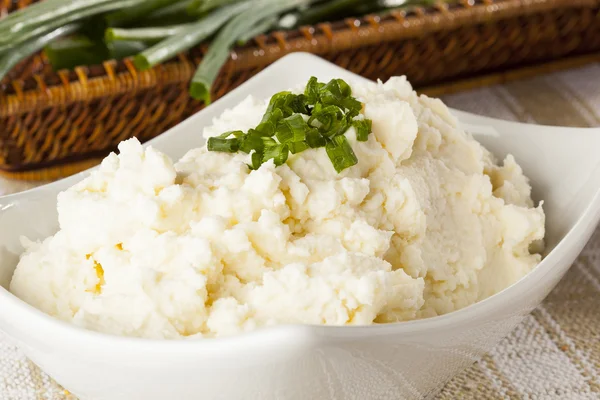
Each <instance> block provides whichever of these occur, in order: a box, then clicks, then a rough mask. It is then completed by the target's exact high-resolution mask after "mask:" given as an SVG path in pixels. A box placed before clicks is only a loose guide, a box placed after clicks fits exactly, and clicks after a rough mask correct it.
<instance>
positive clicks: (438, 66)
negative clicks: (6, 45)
mask: <svg viewBox="0 0 600 400" xmlns="http://www.w3.org/2000/svg"><path fill="white" fill-rule="evenodd" d="M15 3H17V6H19V7H23V6H26V5H27V3H29V2H28V1H16V2H15V1H11V0H0V15H2V13H6V12H8V11H9V10H10V9H11V7H13V6H14V4H15ZM205 50H206V48H205V46H201V47H200V48H197V49H194V50H192V51H190V52H189V53H187V54H182V55H180V56H179V57H178V58H177V59H175V60H172V61H171V62H168V63H166V64H164V65H162V66H159V67H156V68H154V69H152V70H149V71H144V72H140V71H137V70H136V69H135V67H134V66H133V64H132V63H131V61H130V60H125V61H123V62H119V63H117V62H114V61H111V62H106V63H104V64H103V65H101V66H91V67H80V68H77V69H76V70H75V71H59V72H57V73H55V72H53V71H52V70H51V68H50V67H49V65H48V64H47V61H46V60H45V59H44V57H43V55H37V56H34V57H32V58H31V59H30V60H27V61H25V62H23V63H22V64H21V65H19V66H17V67H16V68H15V69H14V70H13V71H12V72H11V73H10V74H9V76H7V77H6V78H5V79H4V80H3V82H2V84H1V85H0V174H2V175H4V176H8V177H13V178H19V179H31V180H47V179H55V178H57V177H61V176H66V175H69V174H72V173H75V172H77V171H80V170H82V169H84V168H87V167H89V166H91V165H94V164H95V163H97V162H98V160H99V159H100V158H101V157H103V156H105V155H106V154H107V153H108V152H109V151H111V150H113V149H114V148H115V147H116V145H117V144H118V143H119V142H120V141H121V140H124V139H127V138H129V137H133V136H136V137H138V138H139V139H140V140H142V141H145V140H148V139H150V138H152V137H154V136H156V135H158V134H160V133H161V132H164V131H165V130H167V129H168V128H170V127H172V126H174V125H176V124H177V123H178V122H180V121H182V120H183V119H185V118H187V117H188V116H190V115H191V114H193V113H195V112H196V111H198V110H199V109H200V108H202V104H201V103H199V102H197V101H194V100H192V99H191V98H190V97H189V96H188V93H187V86H188V82H189V80H190V78H191V76H192V74H193V72H194V70H195V65H196V64H197V63H198V62H199V61H200V59H201V58H202V55H203V53H204V51H205ZM293 51H308V52H311V53H315V54H318V55H321V56H323V57H325V58H327V59H329V60H331V61H333V62H335V63H336V64H338V65H340V66H343V67H345V68H347V69H349V70H351V71H354V72H356V73H359V74H361V75H363V76H365V77H367V78H371V79H375V78H381V79H386V78H388V77H390V76H392V75H400V74H405V75H407V76H408V79H409V80H410V81H411V82H412V83H413V85H414V86H415V87H417V88H419V87H425V86H431V85H443V84H447V83H448V82H453V81H456V80H459V79H465V78H469V79H471V80H472V79H473V77H476V76H481V75H482V74H490V73H498V72H499V71H506V70H508V69H512V68H516V67H523V66H528V65H533V64H537V63H545V62H548V61H551V60H557V59H561V58H564V57H573V56H578V55H585V54H593V53H594V52H598V51H600V0H484V1H480V0H475V1H473V0H465V1H464V2H462V3H459V4H455V5H451V6H448V5H443V4H440V5H438V6H436V7H433V8H430V9H421V8H417V9H413V10H410V11H408V12H396V13H393V14H392V15H390V16H388V17H385V18H378V17H374V16H373V17H365V18H362V19H348V20H344V21H339V22H335V23H326V24H320V25H318V26H315V27H305V28H302V29H299V30H298V31H292V32H276V33H273V34H271V35H269V36H260V37H258V38H256V39H255V40H254V41H253V42H252V43H250V44H249V45H247V46H245V47H242V48H238V49H236V50H235V51H234V52H232V56H231V59H230V61H229V62H228V63H227V65H226V66H225V67H224V68H223V70H222V71H221V73H220V75H219V78H218V81H217V83H216V85H215V90H214V93H213V95H214V97H215V98H217V97H219V96H222V95H223V94H224V93H226V92H227V91H229V90H231V89H232V88H234V87H236V86H238V85H239V84H240V83H242V82H244V81H245V80H246V79H248V78H249V77H251V76H252V75H254V74H256V73H257V72H258V71H260V70H261V69H263V68H264V67H265V66H267V65H269V64H270V63H272V62H273V61H275V60H277V59H278V58H280V57H282V56H283V55H285V54H287V53H290V52H293ZM588 57H589V56H588Z"/></svg>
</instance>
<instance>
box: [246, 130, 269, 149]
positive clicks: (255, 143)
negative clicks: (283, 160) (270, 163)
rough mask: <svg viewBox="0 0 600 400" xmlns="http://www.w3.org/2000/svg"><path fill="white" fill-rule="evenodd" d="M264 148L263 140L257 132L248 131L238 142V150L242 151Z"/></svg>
mask: <svg viewBox="0 0 600 400" xmlns="http://www.w3.org/2000/svg"><path fill="white" fill-rule="evenodd" d="M264 148H265V142H264V141H263V137H262V136H261V135H260V133H259V132H257V131H254V132H248V134H247V135H246V136H244V137H243V138H242V141H241V143H240V150H241V151H243V152H244V153H247V154H249V153H250V152H251V151H252V150H254V151H262V150H263V149H264Z"/></svg>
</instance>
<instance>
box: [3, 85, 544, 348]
mask: <svg viewBox="0 0 600 400" xmlns="http://www.w3.org/2000/svg"><path fill="white" fill-rule="evenodd" d="M352 88H353V96H355V97H356V98H357V99H359V100H360V101H362V102H363V103H364V104H365V108H364V117H365V118H370V119H372V121H373V133H372V134H371V135H369V140H368V141H366V142H359V141H357V140H356V133H355V132H354V128H350V130H349V131H348V132H347V133H346V136H347V137H348V141H349V142H350V144H351V146H352V148H353V149H354V151H355V153H356V155H357V157H358V160H359V162H358V164H357V165H356V166H354V167H351V168H348V169H346V170H344V171H343V172H342V173H339V174H338V173H336V171H335V170H334V168H333V166H332V163H331V161H330V160H329V158H328V157H327V154H326V152H325V150H324V149H323V148H320V149H309V150H306V151H304V152H301V153H298V154H296V155H290V158H289V159H288V161H287V163H286V164H284V165H282V166H279V167H275V166H274V164H273V162H272V161H270V162H267V163H265V164H263V165H262V166H261V167H260V168H259V169H258V170H255V171H252V170H250V169H249V168H248V166H247V165H246V163H247V162H248V158H249V157H248V155H246V154H243V153H237V154H228V153H218V152H209V151H207V150H206V148H198V149H194V150H191V151H190V152H188V153H187V154H186V155H185V156H184V157H183V158H182V159H181V160H180V161H179V162H177V163H175V164H174V163H173V162H172V161H171V160H170V159H169V158H168V157H166V156H165V155H163V154H162V153H160V152H159V151H157V150H155V149H153V148H152V147H148V148H143V147H142V146H141V145H140V143H139V142H138V141H137V140H135V139H131V140H128V141H125V142H123V143H121V145H120V146H119V151H120V154H119V155H116V154H111V155H110V156H108V157H107V158H106V159H105V160H104V161H103V162H102V165H101V166H100V168H99V169H98V170H96V171H94V172H93V173H92V174H91V175H90V176H89V177H88V178H86V179H84V180H83V181H82V182H80V183H78V184H76V185H75V186H73V187H72V188H70V189H68V190H66V191H65V192H63V193H61V194H60V195H59V196H58V212H59V222H60V230H59V231H58V232H57V233H56V234H55V235H54V236H52V237H49V238H47V239H46V240H44V241H42V242H32V241H29V240H27V239H23V244H24V246H25V252H24V254H23V256H22V258H21V260H20V263H19V265H18V267H17V269H16V271H15V273H14V277H13V279H12V283H11V287H10V289H11V291H12V292H13V293H14V294H16V295H17V296H19V297H20V298H21V299H23V300H25V301H26V302H28V303H29V304H31V305H33V306H35V307H37V308H39V309H41V310H43V311H44V312H46V313H48V314H50V315H53V316H56V317H58V318H60V319H62V320H65V321H71V322H72V323H74V324H76V325H79V326H82V327H85V328H89V329H93V330H97V331H101V332H107V333H112V334H117V335H127V336H139V337H148V338H169V339H171V338H182V337H214V336H223V335H230V334H236V333H240V332H245V331H249V330H252V329H255V328H258V327H262V326H268V325H273V324H286V323H291V324H295V323H303V324H304V323H307V324H327V325H363V324H371V323H373V322H377V323H383V322H396V321H406V320H412V319H418V318H425V317H432V316H436V315H441V314H445V313H448V312H451V311H454V310H458V309H460V308H462V307H465V306H468V305H470V304H473V303H475V302H477V301H480V300H482V299H484V298H486V297H488V296H490V295H492V294H494V293H496V292H498V291H500V290H502V289H504V288H505V287H507V286H509V285H510V284H512V283H513V282H515V281H517V280H518V279H519V278H521V277H522V276H524V275H525V274H527V273H528V272H529V271H531V270H532V268H534V267H535V265H536V264H537V263H538V262H539V261H540V255H539V254H531V253H530V247H531V245H532V244H539V242H540V241H541V240H542V239H543V236H544V213H543V211H542V207H541V204H540V205H539V206H537V207H534V204H533V202H532V200H531V196H530V191H531V187H530V185H529V183H528V180H527V178H526V177H525V176H524V175H523V173H522V171H521V168H520V167H519V166H518V164H516V162H515V160H514V159H513V157H511V156H508V157H507V158H506V159H505V160H504V161H503V162H502V163H501V164H499V163H498V162H497V161H496V160H495V159H494V157H493V156H492V154H491V153H490V152H488V151H487V150H486V149H484V148H483V147H482V146H481V145H480V144H479V143H478V142H477V141H475V140H474V139H473V138H472V137H471V136H469V135H468V134H467V133H465V132H464V131H463V130H461V129H460V128H459V127H458V125H457V121H456V119H455V118H454V117H453V116H452V115H451V114H450V113H449V111H448V109H447V108H446V106H445V105H444V104H443V103H442V102H441V101H440V100H436V99H431V98H428V97H425V96H420V97H419V96H417V95H416V94H415V92H414V91H413V90H412V88H411V87H410V84H409V83H408V82H407V81H406V80H405V79H404V78H400V77H398V78H392V79H390V80H389V81H388V82H386V83H385V84H383V83H381V82H379V83H372V84H354V85H352ZM267 104H268V100H259V99H255V98H252V97H249V98H247V99H246V100H244V101H243V102H242V103H241V104H239V105H238V106H236V107H235V108H233V109H231V110H228V111H226V112H224V113H223V115H222V116H221V117H219V118H217V119H215V120H214V124H213V126H210V127H207V128H205V129H204V136H205V137H210V136H215V135H219V134H221V133H222V132H226V131H231V130H237V129H240V130H244V131H246V130H247V129H249V128H253V127H255V126H256V125H257V124H258V123H259V122H260V119H261V117H262V115H263V113H264V112H265V109H266V106H267ZM359 118H360V117H359Z"/></svg>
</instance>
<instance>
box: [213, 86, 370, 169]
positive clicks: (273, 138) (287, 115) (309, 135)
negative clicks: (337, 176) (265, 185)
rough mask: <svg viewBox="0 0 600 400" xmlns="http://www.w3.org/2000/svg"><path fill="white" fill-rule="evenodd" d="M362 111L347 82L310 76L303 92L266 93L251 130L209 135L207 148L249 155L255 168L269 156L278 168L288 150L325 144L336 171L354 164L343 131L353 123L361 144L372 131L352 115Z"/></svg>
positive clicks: (354, 158) (296, 150)
mask: <svg viewBox="0 0 600 400" xmlns="http://www.w3.org/2000/svg"><path fill="white" fill-rule="evenodd" d="M361 110H362V103H360V101H358V100H357V99H355V98H354V97H352V90H351V88H350V85H348V84H347V83H346V82H344V81H343V80H341V79H332V80H331V81H329V83H327V84H325V83H321V82H319V81H318V80H317V78H315V77H312V78H310V80H309V81H308V83H307V85H306V88H305V90H304V93H302V94H295V93H291V92H280V93H277V94H275V95H274V96H273V97H271V100H270V101H269V105H268V106H267V110H266V112H265V114H264V115H263V117H262V119H261V122H260V123H259V124H258V125H257V126H256V128H254V129H249V130H248V132H246V133H244V132H242V131H231V132H225V133H223V134H221V135H220V136H216V137H214V138H210V139H209V141H208V150H212V151H222V152H230V153H235V152H237V151H241V152H243V153H246V154H250V164H248V167H249V168H250V169H252V170H256V169H258V168H260V166H261V165H262V164H264V163H265V162H267V161H268V160H273V162H274V163H275V165H276V166H280V165H282V164H284V163H285V162H286V161H287V159H288V157H289V153H292V154H298V153H301V152H303V151H305V150H307V149H309V148H313V149H316V148H321V147H325V151H326V153H327V155H328V156H329V158H330V160H331V162H332V164H333V166H334V168H335V170H336V171H338V172H341V171H343V170H344V169H346V168H349V167H351V166H353V165H355V164H356V163H357V162H358V160H357V158H356V154H355V153H354V151H353V150H352V147H351V146H350V143H349V142H348V140H347V138H346V136H345V133H346V132H347V131H348V129H349V128H350V127H354V128H355V130H356V138H357V140H358V141H361V142H364V141H367V140H368V138H369V134H370V133H371V129H372V122H371V120H368V119H357V120H355V119H354V118H355V117H356V116H358V115H359V114H360V111H361ZM232 136H233V138H232Z"/></svg>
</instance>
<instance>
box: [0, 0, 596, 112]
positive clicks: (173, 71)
mask: <svg viewBox="0 0 600 400" xmlns="http://www.w3.org/2000/svg"><path fill="white" fill-rule="evenodd" d="M597 6H600V0H459V1H458V2H457V3H454V4H445V3H442V2H437V3H436V4H434V5H433V6H430V7H412V8H408V9H406V10H396V11H392V12H390V13H389V14H388V15H385V16H375V15H367V16H363V17H360V18H346V19H345V20H340V21H335V22H326V23H320V24H317V25H315V26H304V27H300V28H299V29H296V30H291V31H275V32H272V33H270V34H269V35H259V36H257V37H256V38H254V39H253V40H252V44H248V45H246V46H243V47H237V48H234V49H233V50H232V51H231V55H230V60H229V61H228V63H227V65H226V66H225V67H224V68H225V69H226V71H227V72H228V73H229V74H233V73H235V72H238V71H244V70H250V69H253V68H257V67H264V66H266V65H268V64H270V63H272V62H273V61H275V60H276V59H278V58H280V57H282V56H284V55H285V54H288V53H291V52H295V51H309V52H312V53H313V54H317V55H321V54H325V53H328V52H331V51H335V52H337V51H344V50H348V49H350V48H356V47H362V46H369V45H373V44H377V43H385V42H391V41H396V40H400V39H406V38H411V37H415V36H420V35H424V34H428V33H433V32H437V31H441V30H449V29H453V28H457V27H460V26H470V25H476V24H480V23H482V22H486V23H490V22H496V21H499V20H502V19H506V18H511V17H515V16H522V15H530V14H533V13H539V12H544V11H551V10H556V9H568V8H585V7H590V8H594V7H597ZM198 50H200V52H201V53H202V54H204V52H205V51H206V45H200V46H198V47H195V48H194V49H192V50H190V51H189V52H186V53H183V54H180V55H179V56H177V57H176V58H175V59H174V60H172V61H170V62H166V63H164V64H161V65H158V66H156V67H154V68H151V69H149V70H146V71H139V70H137V69H136V68H135V66H134V65H133V62H132V60H131V58H128V59H124V60H122V61H119V62H117V61H115V60H109V61H105V62H104V63H103V64H102V65H101V66H89V67H88V66H81V67H76V68H75V69H74V71H72V72H71V71H68V70H61V71H52V72H48V73H46V78H51V80H52V81H54V82H59V83H56V84H51V85H48V84H47V82H46V81H45V80H44V78H43V77H42V75H41V74H33V75H32V77H31V78H27V79H26V80H22V79H15V80H11V81H8V82H6V84H4V85H3V86H0V118H6V117H10V116H13V115H20V114H23V113H26V112H30V111H37V110H43V109H47V108H51V107H57V106H65V105H69V104H72V103H75V102H78V101H90V100H94V99H98V98H104V97H110V96H115V95H120V94H124V93H130V94H135V93H137V92H138V91H140V90H144V89H147V88H151V87H156V86H166V85H171V84H176V83H185V82H187V81H189V79H190V78H191V76H192V74H193V73H194V69H195V65H197V64H198V63H199V62H200V60H201V57H197V56H194V55H193V54H192V53H194V52H197V51H198ZM90 69H94V70H96V74H90ZM97 71H100V74H98V73H97ZM26 83H29V84H30V85H33V88H32V89H24V88H25V87H26ZM9 88H10V89H11V90H7V89H9Z"/></svg>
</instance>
